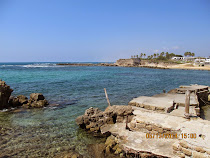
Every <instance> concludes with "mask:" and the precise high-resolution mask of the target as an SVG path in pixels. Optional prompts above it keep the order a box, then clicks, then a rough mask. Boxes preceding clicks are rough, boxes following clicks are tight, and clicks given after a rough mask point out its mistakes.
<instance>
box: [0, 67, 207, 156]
mask: <svg viewBox="0 0 210 158" xmlns="http://www.w3.org/2000/svg"><path fill="white" fill-rule="evenodd" d="M0 79H2V80H4V81H6V83H7V84H8V85H10V86H11V88H12V89H14V92H13V95H14V96H15V95H20V94H23V95H26V96H27V97H29V95H30V93H34V92H39V93H43V94H44V96H45V97H46V99H47V100H48V101H49V102H50V103H59V104H61V106H60V107H57V108H56V107H46V108H44V109H33V110H32V109H29V110H25V111H20V112H18V111H17V110H16V111H15V112H0V128H2V129H0V130H1V133H0V134H1V135H0V157H1V154H2V155H9V156H14V157H27V156H29V157H32V156H33V157H53V156H55V155H56V154H59V153H62V152H64V151H67V150H70V149H72V148H75V150H76V151H78V152H80V153H81V154H83V155H85V156H87V157H88V154H87V145H88V144H92V143H97V142H100V141H101V139H95V138H93V137H92V136H91V135H89V134H87V133H86V132H84V131H83V130H81V129H78V127H77V125H76V124H75V118H76V117H77V116H79V115H81V114H83V113H84V111H85V110H86V109H87V108H88V107H91V106H92V107H98V108H100V109H101V110H104V109H105V108H106V106H107V102H106V98H105V95H104V90H103V88H107V92H108V95H109V98H110V102H111V104H112V105H114V104H115V105H127V104H128V102H129V101H130V100H131V99H132V98H134V97H138V96H140V95H146V96H151V95H154V94H157V93H162V91H163V89H165V90H166V91H168V90H170V89H173V88H177V87H178V86H179V85H189V84H202V85H209V86H210V71H198V70H162V69H148V68H128V67H77V66H56V65H55V63H0ZM209 109H210V108H209V107H205V114H206V119H210V118H209V117H210V112H209ZM2 133H3V134H2Z"/></svg>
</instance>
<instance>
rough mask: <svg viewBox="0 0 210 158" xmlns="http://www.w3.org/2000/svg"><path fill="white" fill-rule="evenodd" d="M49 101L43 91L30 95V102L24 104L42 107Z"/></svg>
mask: <svg viewBox="0 0 210 158" xmlns="http://www.w3.org/2000/svg"><path fill="white" fill-rule="evenodd" d="M48 104H49V103H48V101H47V100H46V99H45V97H44V96H43V94H41V93H32V94H31V95H30V99H29V103H28V104H24V106H25V107H28V108H30V107H32V108H42V107H44V106H46V105H48Z"/></svg>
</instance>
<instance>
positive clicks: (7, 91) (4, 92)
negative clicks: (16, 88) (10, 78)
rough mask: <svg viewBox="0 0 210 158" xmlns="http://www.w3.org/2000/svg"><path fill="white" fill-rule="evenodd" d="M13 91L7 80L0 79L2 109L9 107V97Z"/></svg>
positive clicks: (0, 104)
mask: <svg viewBox="0 0 210 158" xmlns="http://www.w3.org/2000/svg"><path fill="white" fill-rule="evenodd" d="M12 92H13V90H12V89H11V88H10V86H8V85H7V84H6V82H5V81H2V80H0V109H4V108H8V107H9V97H10V96H11V93H12Z"/></svg>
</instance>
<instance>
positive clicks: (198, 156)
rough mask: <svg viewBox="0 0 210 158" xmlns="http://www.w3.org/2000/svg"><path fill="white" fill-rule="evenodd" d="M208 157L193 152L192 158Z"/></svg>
mask: <svg viewBox="0 0 210 158" xmlns="http://www.w3.org/2000/svg"><path fill="white" fill-rule="evenodd" d="M207 157H208V156H207V155H205V154H204V153H200V152H196V151H193V158H207Z"/></svg>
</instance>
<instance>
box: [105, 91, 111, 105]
mask: <svg viewBox="0 0 210 158" xmlns="http://www.w3.org/2000/svg"><path fill="white" fill-rule="evenodd" d="M104 92H105V95H106V99H107V103H108V105H109V106H111V104H110V102H109V97H108V95H107V92H106V88H104Z"/></svg>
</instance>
